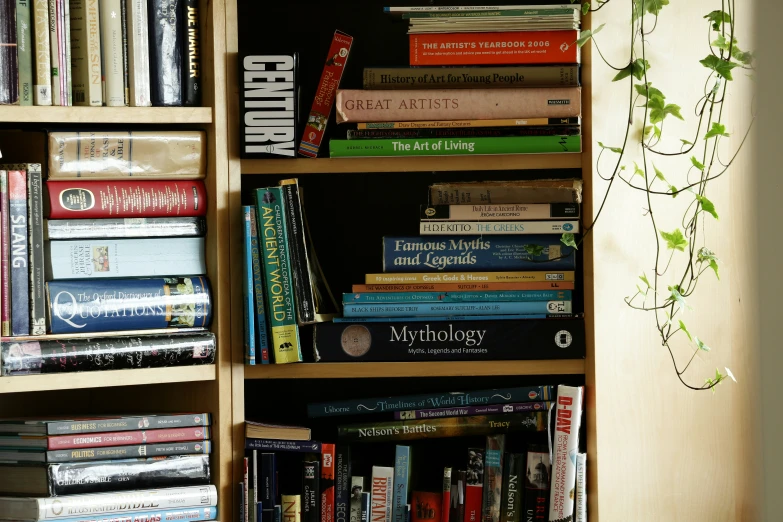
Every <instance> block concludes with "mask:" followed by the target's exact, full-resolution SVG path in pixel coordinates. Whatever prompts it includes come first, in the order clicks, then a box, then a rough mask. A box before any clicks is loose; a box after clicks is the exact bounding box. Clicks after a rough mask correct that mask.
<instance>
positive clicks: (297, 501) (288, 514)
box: [280, 495, 302, 522]
mask: <svg viewBox="0 0 783 522" xmlns="http://www.w3.org/2000/svg"><path fill="white" fill-rule="evenodd" d="M301 498H302V497H301V496H300V495H281V497H280V500H281V501H282V504H283V505H282V512H283V522H301V520H302V500H301Z"/></svg>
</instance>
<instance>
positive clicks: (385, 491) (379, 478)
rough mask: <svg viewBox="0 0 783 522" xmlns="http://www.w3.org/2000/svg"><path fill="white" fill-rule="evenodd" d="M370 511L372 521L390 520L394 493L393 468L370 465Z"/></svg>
mask: <svg viewBox="0 0 783 522" xmlns="http://www.w3.org/2000/svg"><path fill="white" fill-rule="evenodd" d="M370 491H371V494H370V495H371V511H370V519H371V520H372V522H392V521H393V520H394V517H393V506H392V498H393V493H394V468H388V467H383V466H373V467H372V486H371V488H370Z"/></svg>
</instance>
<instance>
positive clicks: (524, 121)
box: [356, 116, 581, 130]
mask: <svg viewBox="0 0 783 522" xmlns="http://www.w3.org/2000/svg"><path fill="white" fill-rule="evenodd" d="M580 123H581V118H579V117H577V116H574V117H570V118H514V119H507V118H506V119H486V120H437V121H383V122H359V123H357V124H356V128H357V129H359V130H370V129H376V130H401V129H452V128H461V129H479V128H485V127H517V126H519V127H526V126H558V127H564V126H578V125H579V124H580Z"/></svg>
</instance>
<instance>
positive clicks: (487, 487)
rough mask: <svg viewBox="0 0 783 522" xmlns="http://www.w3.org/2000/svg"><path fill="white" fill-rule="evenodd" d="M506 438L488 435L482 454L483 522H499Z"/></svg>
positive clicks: (501, 435)
mask: <svg viewBox="0 0 783 522" xmlns="http://www.w3.org/2000/svg"><path fill="white" fill-rule="evenodd" d="M505 451H506V436H505V435H503V434H500V435H488V436H487V449H486V452H485V453H484V459H485V462H484V514H483V516H482V520H483V521H484V522H500V511H501V504H500V502H501V496H502V493H503V468H504V466H505V465H506V464H505V462H504V460H505V459H504V456H505Z"/></svg>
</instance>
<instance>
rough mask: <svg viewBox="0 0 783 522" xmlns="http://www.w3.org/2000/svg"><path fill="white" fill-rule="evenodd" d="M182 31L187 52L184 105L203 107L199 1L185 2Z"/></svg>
mask: <svg viewBox="0 0 783 522" xmlns="http://www.w3.org/2000/svg"><path fill="white" fill-rule="evenodd" d="M183 1H184V4H183V7H184V12H183V13H182V23H183V24H184V27H183V29H182V34H183V38H184V41H185V50H184V52H183V55H182V59H183V62H184V66H183V67H182V105H184V106H186V107H198V106H200V105H201V27H200V26H199V18H200V14H201V13H200V12H199V7H198V2H199V0H183Z"/></svg>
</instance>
